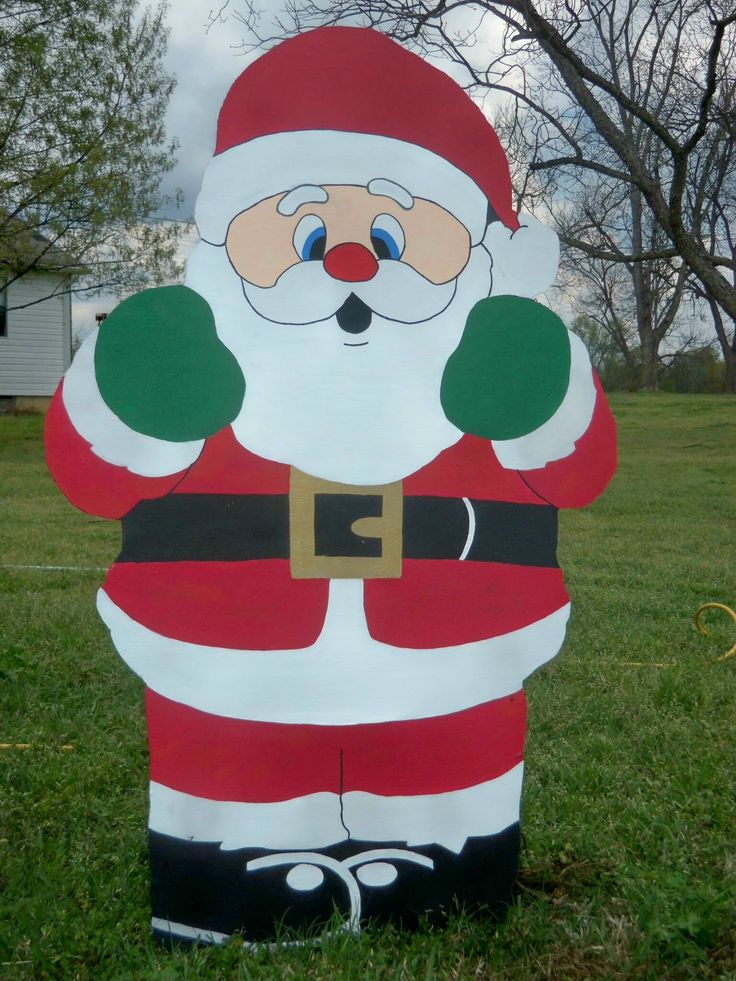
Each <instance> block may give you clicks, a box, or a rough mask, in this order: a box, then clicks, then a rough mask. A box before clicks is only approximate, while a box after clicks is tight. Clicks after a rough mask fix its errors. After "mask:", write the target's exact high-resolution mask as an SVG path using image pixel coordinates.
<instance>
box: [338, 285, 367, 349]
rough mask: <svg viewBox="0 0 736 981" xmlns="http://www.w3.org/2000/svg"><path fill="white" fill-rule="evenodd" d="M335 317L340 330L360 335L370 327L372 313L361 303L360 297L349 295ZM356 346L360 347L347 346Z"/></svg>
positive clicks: (353, 294)
mask: <svg viewBox="0 0 736 981" xmlns="http://www.w3.org/2000/svg"><path fill="white" fill-rule="evenodd" d="M335 317H336V318H337V322H338V324H339V325H340V328H341V329H342V330H344V331H345V332H346V333H347V334H362V333H363V331H364V330H368V328H369V327H370V325H371V319H372V317H373V311H372V310H371V308H370V307H369V306H368V305H367V304H365V303H363V301H362V300H361V299H360V297H358V296H356V295H355V293H351V294H350V296H349V297H348V298H347V300H345V302H344V303H343V305H342V306H341V307H340V309H339V310H338V311H337V313H336V314H335ZM366 343H367V341H366ZM358 346H360V345H357V344H351V345H349V347H358Z"/></svg>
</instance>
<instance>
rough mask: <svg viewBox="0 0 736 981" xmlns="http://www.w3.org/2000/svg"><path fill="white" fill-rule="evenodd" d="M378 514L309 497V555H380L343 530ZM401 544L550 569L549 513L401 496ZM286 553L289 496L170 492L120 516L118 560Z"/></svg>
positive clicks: (376, 543) (367, 541) (362, 499)
mask: <svg viewBox="0 0 736 981" xmlns="http://www.w3.org/2000/svg"><path fill="white" fill-rule="evenodd" d="M380 508H381V496H380V495H375V497H374V496H373V495H370V494H360V495H353V494H326V495H317V499H316V508H315V544H316V554H317V555H324V556H355V557H361V558H363V557H370V556H376V555H378V556H380V554H381V545H382V543H381V539H380V538H368V537H360V536H358V535H356V534H354V533H353V532H351V530H350V529H351V525H352V523H353V521H355V520H356V519H358V518H361V517H365V516H371V515H374V514H378V515H380V514H381V510H380ZM471 510H472V517H471ZM472 522H474V523H475V531H474V534H473V536H472V540H471V541H470V545H469V547H468V541H469V538H470V535H469V532H470V530H471V527H472ZM402 538H403V549H402V555H403V557H404V558H406V559H459V558H461V557H462V558H465V559H467V560H469V561H475V562H504V563H511V564H513V565H532V566H541V567H543V568H557V509H556V508H554V507H549V506H547V505H537V504H516V503H513V502H510V501H468V502H467V504H466V501H465V500H464V499H463V498H459V497H417V496H407V497H404V500H403V532H402ZM289 552H290V550H289V497H288V495H287V494H245V495H243V494H169V495H168V496H167V497H162V498H157V499H154V500H148V501H141V502H140V503H139V504H137V505H136V506H135V507H134V508H133V509H132V510H131V511H130V512H129V513H128V514H127V515H126V516H125V517H124V518H123V547H122V551H121V552H120V555H119V556H118V558H117V561H118V562H241V561H247V560H249V559H288V558H289V557H290V555H289ZM463 553H465V554H463Z"/></svg>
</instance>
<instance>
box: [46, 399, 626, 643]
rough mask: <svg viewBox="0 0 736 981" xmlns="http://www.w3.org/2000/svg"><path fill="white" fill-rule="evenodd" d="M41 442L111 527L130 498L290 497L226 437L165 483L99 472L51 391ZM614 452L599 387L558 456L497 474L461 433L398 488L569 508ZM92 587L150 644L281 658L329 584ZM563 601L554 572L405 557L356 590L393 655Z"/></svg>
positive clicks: (317, 620) (184, 581) (142, 578)
mask: <svg viewBox="0 0 736 981" xmlns="http://www.w3.org/2000/svg"><path fill="white" fill-rule="evenodd" d="M46 441H47V454H48V461H49V466H50V468H51V471H52V473H53V475H54V478H55V480H56V481H57V483H58V484H59V486H60V488H61V490H62V491H63V493H64V494H65V495H66V496H67V497H68V498H69V499H70V500H71V501H72V503H73V504H75V505H76V506H77V507H79V508H80V509H82V510H83V511H87V512H89V513H92V514H96V515H101V516H103V517H109V518H120V517H122V516H124V515H125V514H126V513H127V512H128V511H130V509H131V508H132V507H134V506H135V505H136V504H137V503H138V502H139V501H141V500H144V499H148V498H154V497H161V496H163V495H167V494H180V493H187V494H197V493H208V494H213V493H215V494H254V493H258V494H288V491H289V473H290V471H289V467H288V466H285V465H284V464H280V463H274V462H272V461H269V460H264V459H262V458H260V457H257V456H255V455H254V454H252V453H250V452H249V451H248V450H246V449H244V448H243V447H242V446H241V445H240V444H239V443H237V441H236V440H235V437H234V436H233V433H232V430H231V429H230V428H227V429H224V430H222V431H221V432H219V433H217V434H215V435H214V436H212V437H210V438H209V439H208V440H207V441H206V444H205V447H204V450H203V451H202V453H201V455H200V457H199V458H198V459H197V460H196V461H195V462H194V463H193V464H192V466H190V467H189V468H188V469H187V470H185V471H183V472H180V473H176V474H172V475H170V476H166V477H153V478H151V477H140V476H137V475H135V474H133V473H131V472H129V471H127V470H125V469H124V468H122V467H117V466H113V465H111V464H108V463H105V462H104V461H103V460H101V459H99V458H98V457H97V456H96V455H95V454H94V453H93V452H92V451H91V449H90V446H89V444H88V443H86V441H85V440H83V439H82V438H81V437H80V436H79V435H78V433H77V432H76V431H75V430H74V428H73V427H72V425H71V423H70V421H69V418H68V416H67V414H66V411H65V409H64V405H63V401H62V399H61V388H60V390H59V391H58V392H57V394H56V396H55V398H54V401H53V404H52V407H51V409H50V411H49V415H48V419H47V434H46ZM615 455H616V450H615V428H614V423H613V419H612V417H611V413H610V410H609V408H608V405H607V403H606V401H605V397H604V396H603V394H602V392H601V390H600V388H599V389H598V397H597V401H596V407H595V411H594V414H593V418H592V420H591V423H590V425H589V427H588V430H587V431H586V433H585V434H584V435H583V436H582V437H581V438H580V439H579V440H578V441H577V444H576V448H575V452H574V453H573V454H571V455H570V456H568V457H566V458H564V459H562V460H559V461H557V462H555V463H550V464H547V466H545V467H544V468H542V469H539V470H530V471H527V472H525V473H522V472H520V471H511V470H504V469H503V468H502V467H501V466H500V464H499V463H498V460H497V459H496V456H495V454H494V452H493V449H492V447H491V444H490V443H489V442H488V441H487V440H484V439H481V438H479V437H476V436H464V437H463V438H462V439H460V440H459V441H458V442H457V443H456V444H455V445H454V446H451V447H449V448H448V449H446V450H444V451H443V452H442V453H440V454H439V455H438V456H437V457H436V458H435V459H434V460H433V461H431V462H430V463H428V464H427V465H426V466H425V467H423V468H422V469H421V470H419V471H417V472H416V473H414V474H411V475H410V476H409V477H407V478H406V479H405V480H404V482H403V490H404V494H405V495H409V496H411V495H431V496H440V497H442V496H448V497H466V498H472V499H475V500H490V501H509V502H518V503H522V504H531V505H539V506H548V505H550V504H551V505H553V506H554V507H556V508H564V507H582V506H584V505H586V504H589V503H590V502H591V501H593V500H594V499H595V498H596V497H597V496H598V495H599V494H600V493H601V492H602V490H603V489H604V487H605V486H606V484H607V483H608V480H609V479H610V476H611V474H612V473H613V470H614V468H615ZM104 589H105V592H106V593H107V594H108V596H109V597H110V598H111V599H112V600H113V602H115V603H116V604H117V605H118V606H119V607H120V608H121V609H123V610H124V611H125V612H126V613H128V614H129V615H130V616H131V617H132V618H133V619H134V620H136V621H138V622H139V623H142V624H144V625H145V626H147V627H148V628H150V629H151V630H153V631H155V632H156V633H159V634H163V635H165V636H169V637H172V638H175V639H178V640H183V641H188V642H190V643H195V644H206V645H209V646H217V647H230V648H235V649H242V650H268V649H278V650H284V649H290V648H304V647H309V646H311V644H313V643H314V641H315V640H316V639H317V637H318V636H319V633H320V631H321V629H322V626H323V623H324V618H325V612H326V609H327V596H328V580H326V579H294V578H292V576H291V573H290V567H289V561H288V560H287V559H258V560H251V561H242V562H218V561H200V562H191V561H179V562H121V563H115V564H113V565H112V566H111V568H110V570H109V572H108V575H107V578H106V580H105V585H104ZM489 600H490V601H489ZM567 601H568V596H567V593H566V590H565V586H564V582H563V577H562V573H561V571H560V570H559V569H557V568H540V567H536V566H528V565H514V564H508V563H504V564H501V563H495V562H478V561H464V562H462V561H457V560H447V559H405V560H404V562H403V568H402V576H401V578H399V579H371V580H367V581H366V583H365V610H366V617H367V621H368V627H369V630H370V633H371V635H372V636H373V637H374V638H375V639H376V640H379V641H382V642H384V643H387V644H392V645H395V646H398V647H412V648H434V647H447V646H451V645H455V644H463V643H468V642H471V641H476V640H481V639H484V638H488V637H493V636H497V635H499V634H503V633H506V632H508V631H511V630H516V629H519V628H520V627H523V626H526V625H527V624H530V623H533V622H536V621H537V620H539V619H541V618H542V617H545V616H547V615H548V614H550V613H552V612H554V611H555V610H557V609H559V608H560V607H561V606H563V605H564V604H565V603H566V602H567ZM459 602H461V603H462V615H458V612H459V611H458V603H459ZM285 610H287V611H288V616H284V615H283V613H284V611H285Z"/></svg>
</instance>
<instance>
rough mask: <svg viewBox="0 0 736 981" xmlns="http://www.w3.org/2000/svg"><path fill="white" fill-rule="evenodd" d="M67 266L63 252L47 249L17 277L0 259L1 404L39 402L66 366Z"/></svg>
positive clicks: (68, 326) (69, 339)
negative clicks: (34, 263) (39, 258)
mask: <svg viewBox="0 0 736 981" xmlns="http://www.w3.org/2000/svg"><path fill="white" fill-rule="evenodd" d="M70 266H71V260H70V259H69V258H68V257H67V256H66V255H65V254H64V253H63V252H61V251H60V250H55V249H54V250H51V249H49V250H48V251H47V253H46V255H45V256H44V257H43V259H42V260H41V262H40V264H39V266H38V267H37V268H34V269H33V270H32V271H31V272H28V273H26V274H25V275H23V276H21V277H20V278H17V279H16V278H14V277H13V275H12V274H11V273H10V272H9V271H7V270H6V271H3V267H2V264H1V260H0V409H1V408H6V409H8V408H11V409H12V408H30V407H37V408H44V407H45V405H46V404H47V403H48V399H49V397H50V396H51V395H53V393H54V391H55V389H56V386H57V385H58V383H59V379H60V378H61V376H62V375H63V374H64V372H65V371H66V369H67V368H68V367H69V363H70V361H71V351H72V314H71V295H70V292H69V289H70V285H71V273H70ZM77 269H78V267H77Z"/></svg>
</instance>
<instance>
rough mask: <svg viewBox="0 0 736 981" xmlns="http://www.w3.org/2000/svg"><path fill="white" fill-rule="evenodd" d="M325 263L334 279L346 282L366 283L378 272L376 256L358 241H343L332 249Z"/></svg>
mask: <svg viewBox="0 0 736 981" xmlns="http://www.w3.org/2000/svg"><path fill="white" fill-rule="evenodd" d="M324 264H325V269H326V270H327V272H328V273H329V274H330V276H332V278H333V279H342V280H343V281H344V282H346V283H364V282H365V281H366V280H368V279H373V277H374V276H375V275H376V273H377V272H378V262H377V260H376V257H375V256H374V255H373V253H372V252H369V251H368V249H366V247H365V246H364V245H359V244H358V243H357V242H343V243H342V244H341V245H336V246H335V248H334V249H330V251H329V252H328V253H327V255H326V256H325V258H324Z"/></svg>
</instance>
